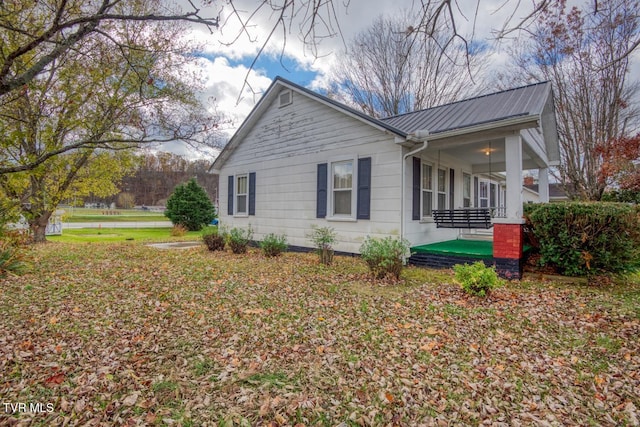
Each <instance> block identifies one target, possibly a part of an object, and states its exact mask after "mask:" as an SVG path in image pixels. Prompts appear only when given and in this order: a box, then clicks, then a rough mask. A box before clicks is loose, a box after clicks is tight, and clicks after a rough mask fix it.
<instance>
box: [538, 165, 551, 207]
mask: <svg viewBox="0 0 640 427" xmlns="http://www.w3.org/2000/svg"><path fill="white" fill-rule="evenodd" d="M538 196H539V197H540V203H549V169H548V168H540V169H538Z"/></svg>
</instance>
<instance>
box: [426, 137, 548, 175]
mask: <svg viewBox="0 0 640 427" xmlns="http://www.w3.org/2000/svg"><path fill="white" fill-rule="evenodd" d="M504 144H505V138H492V139H487V140H480V141H472V142H467V143H465V144H464V145H462V144H459V145H453V146H450V147H448V148H447V147H446V146H443V147H442V148H438V147H431V146H429V148H427V152H430V153H432V155H437V154H436V153H437V151H440V152H442V153H445V154H447V155H449V156H451V157H454V158H456V159H460V160H462V161H464V162H465V163H470V164H471V165H472V169H473V170H472V172H473V173H488V172H505V171H506V161H505V146H504ZM540 167H544V164H543V163H542V162H541V161H540V159H539V158H536V157H535V156H533V155H532V150H530V149H529V147H528V146H527V142H526V140H525V139H523V150H522V168H523V170H528V169H537V168H540Z"/></svg>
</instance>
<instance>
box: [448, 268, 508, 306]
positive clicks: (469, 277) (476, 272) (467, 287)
mask: <svg viewBox="0 0 640 427" xmlns="http://www.w3.org/2000/svg"><path fill="white" fill-rule="evenodd" d="M453 271H454V272H455V278H456V282H458V283H459V284H460V286H462V289H463V290H464V291H465V292H466V293H468V294H471V295H477V296H480V297H484V296H486V295H488V294H489V292H491V290H492V289H495V288H497V287H499V286H501V285H502V280H500V278H499V277H498V274H497V273H496V269H495V267H487V266H486V265H484V262H482V261H477V262H474V263H473V264H458V265H454V266H453Z"/></svg>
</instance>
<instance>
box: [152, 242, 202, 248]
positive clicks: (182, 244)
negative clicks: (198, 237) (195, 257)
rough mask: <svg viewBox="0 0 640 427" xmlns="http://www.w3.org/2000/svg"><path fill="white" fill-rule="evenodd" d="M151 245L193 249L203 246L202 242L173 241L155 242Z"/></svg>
mask: <svg viewBox="0 0 640 427" xmlns="http://www.w3.org/2000/svg"><path fill="white" fill-rule="evenodd" d="M147 246H151V247H154V248H158V249H191V248H197V247H199V246H202V243H201V242H171V243H153V244H150V245H147Z"/></svg>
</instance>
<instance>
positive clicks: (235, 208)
mask: <svg viewBox="0 0 640 427" xmlns="http://www.w3.org/2000/svg"><path fill="white" fill-rule="evenodd" d="M243 177H244V178H246V179H247V192H246V193H240V191H239V189H240V186H239V185H238V181H240V178H243ZM234 186H235V194H234V195H233V216H234V217H237V218H245V217H248V216H249V191H250V190H249V174H248V173H240V174H237V175H236V176H235V183H234ZM238 196H245V197H246V203H245V207H246V211H245V212H240V211H238V206H239V203H238Z"/></svg>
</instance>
